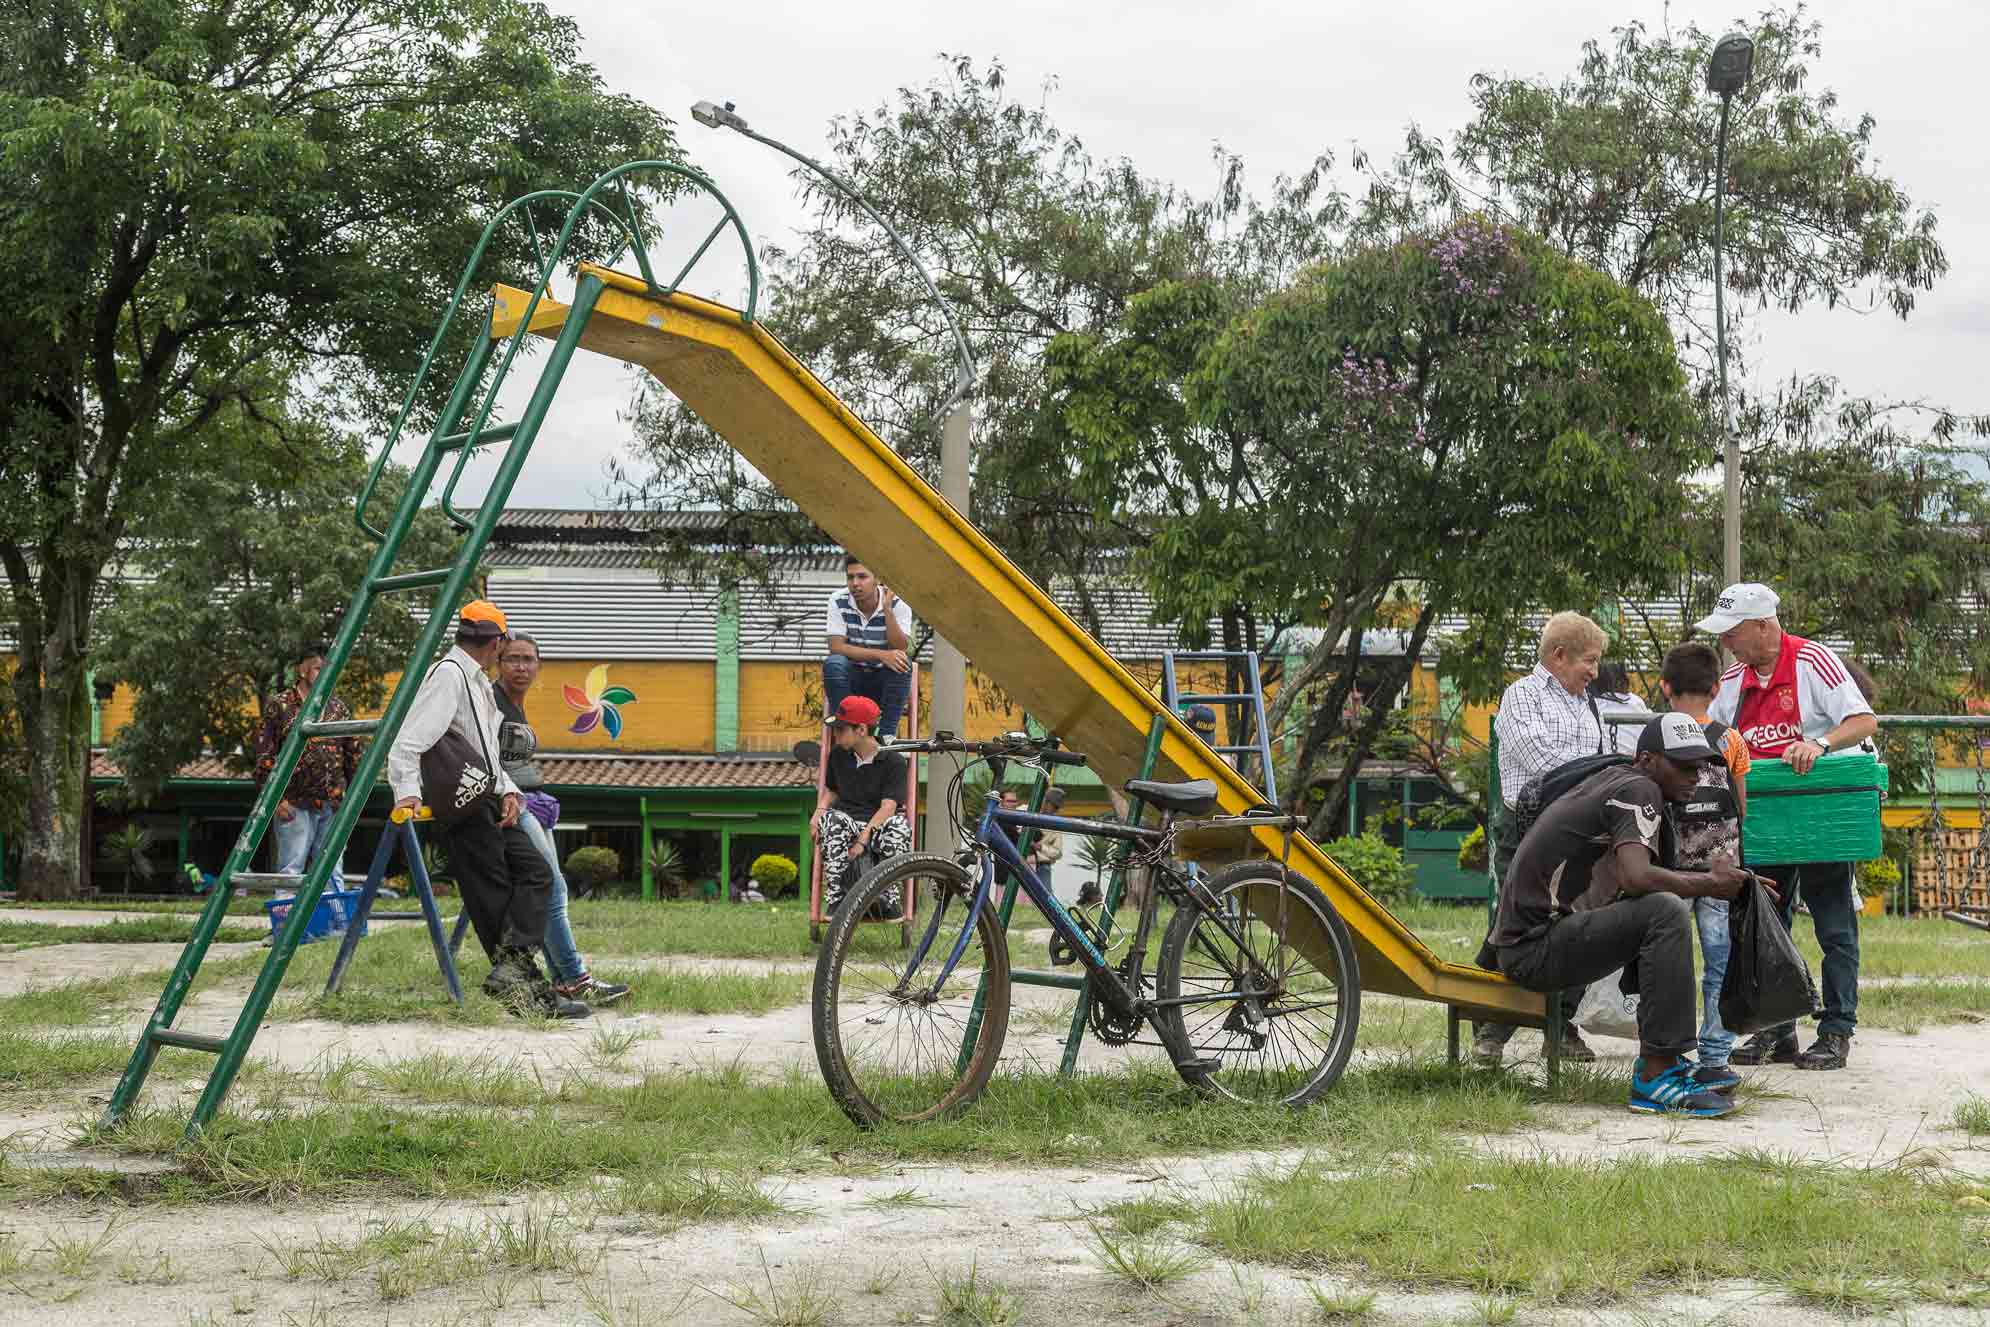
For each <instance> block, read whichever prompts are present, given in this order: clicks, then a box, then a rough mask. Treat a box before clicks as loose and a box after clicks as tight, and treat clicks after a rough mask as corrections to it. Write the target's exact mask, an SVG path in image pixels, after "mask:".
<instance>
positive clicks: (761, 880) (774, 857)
mask: <svg viewBox="0 0 1990 1327" xmlns="http://www.w3.org/2000/svg"><path fill="white" fill-rule="evenodd" d="M746 874H747V878H748V879H750V880H751V881H752V882H753V887H754V888H755V889H757V890H759V891H760V892H761V893H762V894H764V895H766V896H767V897H768V898H780V897H781V896H782V895H784V894H786V893H787V892H788V891H789V890H790V889H793V888H794V887H795V882H796V881H798V880H800V879H801V872H800V870H799V869H797V868H796V866H795V864H794V863H793V862H791V861H789V860H788V859H787V858H785V857H783V856H781V854H779V853H777V852H763V853H761V854H760V855H759V856H758V857H755V858H754V859H753V865H752V866H751V867H749V868H748V870H747V872H746Z"/></svg>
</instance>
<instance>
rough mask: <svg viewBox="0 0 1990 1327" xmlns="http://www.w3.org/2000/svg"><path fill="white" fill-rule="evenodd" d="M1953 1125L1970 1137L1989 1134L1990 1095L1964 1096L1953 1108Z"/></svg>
mask: <svg viewBox="0 0 1990 1327" xmlns="http://www.w3.org/2000/svg"><path fill="white" fill-rule="evenodd" d="M1955 1127H1956V1128H1958V1129H1960V1130H1962V1131H1963V1132H1964V1133H1966V1134H1968V1135H1969V1136H1970V1137H1971V1138H1980V1137H1982V1136H1983V1135H1984V1134H1990V1097H1978V1096H1971V1097H1968V1098H1966V1099H1965V1100H1964V1101H1963V1102H1962V1104H1961V1105H1959V1106H1957V1107H1956V1108H1955Z"/></svg>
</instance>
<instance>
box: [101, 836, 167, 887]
mask: <svg viewBox="0 0 1990 1327" xmlns="http://www.w3.org/2000/svg"><path fill="white" fill-rule="evenodd" d="M154 842H155V836H154V835H153V833H152V831H151V830H149V829H147V828H145V827H144V826H143V825H126V826H124V827H123V828H122V829H114V830H112V831H111V832H110V833H108V834H106V835H104V843H103V850H102V851H103V855H104V857H105V858H106V859H107V860H108V861H109V862H110V863H111V864H112V865H113V866H115V867H117V869H118V872H119V874H121V875H122V876H123V877H124V892H125V893H126V894H130V893H131V878H132V877H133V876H137V877H138V878H139V879H140V880H150V879H151V878H152V872H153V869H154V868H153V865H152V846H153V843H154Z"/></svg>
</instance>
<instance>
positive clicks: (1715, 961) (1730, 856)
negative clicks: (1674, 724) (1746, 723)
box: [1659, 641, 1748, 1092]
mask: <svg viewBox="0 0 1990 1327" xmlns="http://www.w3.org/2000/svg"><path fill="white" fill-rule="evenodd" d="M1720 677H1721V660H1720V656H1719V655H1718V654H1716V653H1714V649H1713V646H1711V645H1706V644H1703V643H1701V642H1699V641H1691V642H1688V643H1687V644H1684V645H1675V646H1674V647H1673V648H1672V649H1671V650H1670V651H1669V652H1668V653H1667V654H1666V656H1665V664H1664V668H1663V670H1662V671H1661V673H1660V675H1659V685H1660V686H1661V687H1662V688H1663V689H1664V691H1665V698H1666V699H1667V700H1668V701H1670V702H1671V703H1672V708H1673V709H1675V710H1678V711H1679V712H1681V713H1682V714H1686V715H1690V716H1691V717H1692V718H1694V719H1697V720H1698V721H1699V723H1700V725H1701V726H1702V727H1704V728H1705V729H1707V736H1708V739H1709V741H1708V744H1709V745H1710V746H1712V747H1713V748H1714V749H1715V750H1716V751H1719V752H1720V753H1721V755H1722V756H1723V757H1725V760H1724V761H1723V762H1713V761H1709V762H1708V763H1707V764H1705V765H1702V766H1701V767H1700V786H1699V787H1698V788H1697V789H1695V790H1694V794H1693V797H1692V799H1691V800H1690V801H1688V802H1686V803H1685V804H1684V805H1682V806H1680V807H1679V808H1678V809H1677V811H1676V813H1675V824H1676V826H1677V829H1678V837H1679V868H1680V869H1681V870H1683V871H1704V870H1706V869H1707V868H1708V867H1710V866H1712V865H1713V864H1714V863H1715V862H1717V861H1723V860H1725V861H1729V862H1732V863H1734V864H1735V865H1736V866H1739V865H1741V820H1742V817H1743V816H1744V815H1745V814H1746V813H1747V808H1748V793H1747V789H1746V787H1745V785H1744V783H1743V779H1744V777H1745V776H1746V775H1747V773H1748V743H1747V742H1745V741H1743V740H1742V737H1741V734H1740V733H1738V732H1736V731H1735V730H1734V729H1732V728H1729V727H1728V726H1727V725H1726V724H1723V723H1717V722H1715V721H1714V720H1713V719H1712V718H1711V717H1709V716H1708V713H1707V707H1708V705H1710V704H1711V703H1712V702H1713V698H1714V692H1715V691H1716V690H1717V689H1718V688H1719V686H1720ZM1693 920H1694V922H1695V923H1696V924H1697V926H1698V927H1699V931H1700V1003H1701V1004H1702V1005H1703V1006H1704V1009H1703V1012H1702V1017H1701V1022H1700V1063H1699V1066H1698V1067H1697V1068H1695V1069H1694V1071H1693V1078H1694V1081H1696V1082H1698V1083H1699V1084H1700V1085H1701V1086H1702V1087H1705V1088H1709V1089H1711V1090H1713V1091H1716V1092H1731V1091H1733V1090H1734V1088H1735V1087H1736V1086H1738V1085H1739V1084H1740V1082H1741V1076H1740V1075H1739V1074H1737V1073H1735V1072H1734V1070H1732V1069H1730V1068H1729V1067H1728V1055H1729V1053H1730V1052H1731V1051H1732V1050H1733V1049H1734V1034H1733V1033H1732V1032H1729V1031H1728V1030H1727V1029H1726V1028H1724V1027H1722V1026H1721V1010H1720V1001H1721V979H1722V978H1723V977H1725V976H1726V975H1727V956H1728V929H1727V900H1726V899H1713V898H1701V899H1694V900H1693Z"/></svg>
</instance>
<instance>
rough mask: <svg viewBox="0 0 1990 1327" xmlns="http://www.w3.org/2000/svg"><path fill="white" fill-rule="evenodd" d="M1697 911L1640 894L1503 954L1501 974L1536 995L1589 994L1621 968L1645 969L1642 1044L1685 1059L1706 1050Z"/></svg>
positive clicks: (1666, 897) (1641, 975)
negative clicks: (1696, 960) (1697, 983)
mask: <svg viewBox="0 0 1990 1327" xmlns="http://www.w3.org/2000/svg"><path fill="white" fill-rule="evenodd" d="M1696 934H1697V933H1696V931H1695V930H1694V927H1693V905H1692V904H1691V903H1690V902H1688V901H1687V900H1685V899H1683V898H1680V897H1679V896H1678V895H1677V894H1640V895H1637V896H1636V897H1633V898H1626V899H1619V900H1618V901H1617V902H1615V903H1611V904H1608V905H1607V906H1604V907H1601V908H1595V909H1592V910H1591V911H1589V912H1578V913H1575V914H1573V915H1572V916H1568V917H1564V918H1562V919H1561V920H1560V921H1558V922H1555V923H1554V924H1553V925H1551V926H1549V927H1548V929H1547V931H1546V932H1544V933H1543V934H1542V935H1540V936H1539V937H1538V938H1536V939H1533V940H1529V941H1526V942H1525V943H1522V944H1517V945H1507V946H1506V947H1504V948H1503V949H1501V950H1500V951H1499V970H1500V971H1501V972H1504V973H1505V974H1506V975H1507V976H1509V977H1511V978H1513V980H1514V981H1516V982H1518V983H1519V984H1520V985H1522V986H1525V987H1526V988H1527V989H1528V990H1530V991H1558V990H1562V989H1565V988H1570V987H1572V988H1574V989H1576V990H1582V989H1584V988H1586V987H1587V986H1588V985H1589V983H1591V982H1593V981H1596V980H1597V979H1598V978H1601V977H1607V976H1609V975H1610V974H1611V973H1613V972H1615V971H1616V970H1617V969H1618V968H1624V967H1630V966H1632V965H1634V964H1635V965H1636V967H1637V970H1638V1040H1639V1041H1640V1042H1642V1043H1643V1044H1644V1049H1645V1052H1646V1053H1647V1054H1652V1055H1684V1054H1686V1053H1688V1052H1689V1051H1691V1050H1692V1049H1693V1048H1694V1047H1695V1046H1697V1045H1698V1044H1699V1040H1700V1037H1699V1030H1698V1019H1697V1018H1696V1013H1697V1006H1696V999H1695V997H1696V995H1697V992H1696V990H1695V988H1694V982H1693V943H1694V937H1695V935H1696Z"/></svg>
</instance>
